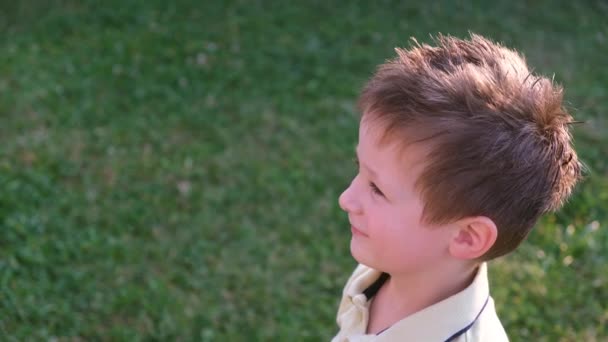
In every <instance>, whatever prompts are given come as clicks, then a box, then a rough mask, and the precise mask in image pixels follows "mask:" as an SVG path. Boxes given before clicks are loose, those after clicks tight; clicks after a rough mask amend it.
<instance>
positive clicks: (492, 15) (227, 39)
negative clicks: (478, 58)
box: [0, 0, 608, 341]
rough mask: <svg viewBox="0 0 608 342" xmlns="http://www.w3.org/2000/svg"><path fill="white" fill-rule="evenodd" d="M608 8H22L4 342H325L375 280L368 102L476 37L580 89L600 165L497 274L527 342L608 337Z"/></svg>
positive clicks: (3, 11) (7, 76)
mask: <svg viewBox="0 0 608 342" xmlns="http://www.w3.org/2000/svg"><path fill="white" fill-rule="evenodd" d="M607 17H608V5H607V3H606V2H603V1H591V0H590V1H580V2H576V1H548V0H544V1H536V2H516V1H494V2H489V1H471V2H465V1H437V2H433V1H425V2H422V1H419V2H404V1H375V2H367V1H352V2H330V1H307V2H304V1H300V2H292V3H287V2H279V1H203V2H201V1H193V0H178V1H171V2H169V1H158V0H154V1H143V0H142V1H116V0H108V1H103V2H102V1H92V0H90V1H76V0H71V1H68V0H64V1H52V2H46V1H35V0H25V1H19V2H8V1H3V2H1V5H0V32H1V33H2V34H1V36H0V119H1V124H0V146H1V147H0V185H1V191H2V192H1V196H0V229H1V232H0V336H1V337H2V338H1V340H2V341H92V340H103V341H191V340H193V341H197V340H198V341H265V340H275V341H319V340H329V338H331V336H333V334H334V333H335V332H336V325H335V313H336V310H337V304H338V300H339V298H340V293H341V290H342V287H343V285H344V282H345V281H346V279H347V277H348V276H349V274H350V272H351V271H352V269H353V267H354V261H353V260H352V258H351V257H350V254H349V248H348V244H349V234H350V233H349V231H348V227H347V226H348V222H347V218H346V216H345V215H344V214H343V213H341V211H340V210H339V208H338V205H337V197H338V195H339V193H340V192H341V190H342V189H344V187H345V186H346V185H347V184H348V183H349V181H350V178H351V177H352V176H353V175H354V173H355V170H354V168H353V166H352V163H351V162H350V160H351V157H352V148H353V146H354V144H355V143H356V135H357V116H358V114H357V113H356V111H355V107H354V103H355V99H356V96H357V94H358V91H359V89H360V87H361V86H362V85H363V83H364V82H365V80H366V79H367V78H368V77H369V76H370V75H371V73H372V72H373V70H374V67H375V65H377V64H378V63H381V62H383V61H384V60H385V59H387V58H390V57H392V56H393V55H394V52H393V48H394V47H395V46H407V44H408V39H409V37H411V36H415V37H416V38H417V39H418V40H419V41H421V42H426V41H429V40H430V39H429V34H436V33H438V32H442V33H446V34H452V35H456V36H460V37H465V36H466V35H467V32H468V31H469V30H471V31H473V32H476V33H480V34H482V35H486V36H488V37H490V38H492V39H494V40H498V41H501V42H504V43H505V44H506V45H507V46H510V47H513V48H516V49H519V50H521V51H523V52H524V54H525V55H526V57H527V59H528V61H529V63H530V64H531V65H532V66H533V67H534V68H535V70H536V71H537V72H540V73H544V74H548V75H549V76H551V75H553V74H555V79H556V80H557V81H558V82H561V83H563V84H564V85H565V86H566V99H567V101H568V103H569V107H570V108H571V110H572V112H573V114H574V116H575V118H576V119H578V120H584V121H586V124H584V125H579V126H578V127H577V128H576V131H575V141H576V147H577V149H578V151H579V154H580V155H581V157H582V159H583V161H584V162H585V163H586V165H587V167H588V172H587V176H586V180H585V182H584V183H583V184H581V186H580V187H579V188H578V190H577V192H576V194H575V195H574V197H573V199H572V200H571V201H570V203H569V204H568V205H567V206H566V208H565V209H564V210H563V211H562V212H560V213H559V214H556V215H551V216H548V217H546V218H545V219H543V221H542V222H541V223H540V224H539V225H538V227H537V229H536V230H535V231H534V232H533V233H532V234H531V236H530V239H529V241H528V242H526V243H525V244H524V245H522V247H521V248H520V249H519V250H518V251H517V252H516V253H514V254H512V255H510V256H508V257H506V258H503V259H501V260H497V261H496V262H494V263H493V265H492V266H491V268H490V275H491V283H492V288H493V290H492V291H493V292H492V293H493V296H494V298H495V300H496V304H497V309H498V312H499V315H500V316H501V319H502V321H503V324H504V325H505V328H506V330H507V331H508V333H509V334H510V337H511V338H512V340H513V341H606V340H608V328H607V325H608V305H607V303H608V290H607V289H608V250H607V248H608V231H607V230H606V228H607V227H606V226H607V225H608V165H607V157H608V133H607V132H608V120H607V114H606V113H607V110H608V68H606V55H608V22H607V21H606V18H607Z"/></svg>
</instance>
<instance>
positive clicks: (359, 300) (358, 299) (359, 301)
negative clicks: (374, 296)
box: [353, 294, 367, 307]
mask: <svg viewBox="0 0 608 342" xmlns="http://www.w3.org/2000/svg"><path fill="white" fill-rule="evenodd" d="M365 302H367V297H365V295H364V294H358V295H356V296H354V297H353V303H355V305H356V306H359V307H362V306H363V305H364V304H365Z"/></svg>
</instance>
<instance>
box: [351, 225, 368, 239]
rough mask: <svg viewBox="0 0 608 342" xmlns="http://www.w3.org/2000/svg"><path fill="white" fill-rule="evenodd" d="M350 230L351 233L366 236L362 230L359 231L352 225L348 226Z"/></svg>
mask: <svg viewBox="0 0 608 342" xmlns="http://www.w3.org/2000/svg"><path fill="white" fill-rule="evenodd" d="M350 231H351V232H352V233H353V235H356V236H364V237H368V235H367V234H365V233H364V232H362V231H360V230H359V229H357V228H356V227H355V226H353V225H351V226H350Z"/></svg>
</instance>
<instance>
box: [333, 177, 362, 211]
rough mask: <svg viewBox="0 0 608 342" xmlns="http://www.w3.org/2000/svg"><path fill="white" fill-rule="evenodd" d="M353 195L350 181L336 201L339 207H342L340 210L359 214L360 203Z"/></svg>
mask: <svg viewBox="0 0 608 342" xmlns="http://www.w3.org/2000/svg"><path fill="white" fill-rule="evenodd" d="M353 195H354V193H353V184H352V183H351V184H350V185H349V186H348V188H346V190H344V192H342V194H341V195H340V197H339V198H338V203H339V204H340V208H342V210H344V211H346V212H348V213H352V214H360V213H361V205H360V204H359V203H358V201H357V200H356V198H355V196H353Z"/></svg>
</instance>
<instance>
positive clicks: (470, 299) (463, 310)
mask: <svg viewBox="0 0 608 342" xmlns="http://www.w3.org/2000/svg"><path fill="white" fill-rule="evenodd" d="M381 274H382V273H381V272H380V271H377V270H374V269H372V268H370V267H367V266H364V265H359V266H357V268H356V269H355V271H354V272H353V274H352V275H351V277H350V278H349V280H348V282H347V284H346V286H345V288H344V291H343V297H342V300H341V303H340V308H339V310H338V317H337V321H338V325H339V326H340V332H339V333H338V335H336V337H334V339H333V340H332V341H365V340H370V341H371V340H373V341H396V340H403V339H407V340H412V341H413V340H415V341H508V338H507V335H506V333H505V331H504V328H503V327H502V324H501V323H500V320H499V319H498V316H497V315H496V310H495V307H494V301H493V300H492V298H491V297H490V292H489V285H488V278H487V265H486V264H485V263H483V264H482V265H481V266H480V267H479V269H478V272H477V275H476V276H475V279H474V280H473V282H472V283H471V284H470V285H469V286H468V287H467V288H465V289H464V290H463V291H461V292H459V293H457V294H455V295H453V296H451V297H449V298H446V299H444V300H442V301H441V302H439V303H436V304H434V305H431V306H429V307H427V308H425V309H423V310H421V311H419V312H417V313H415V314H412V315H410V316H408V317H406V318H404V319H402V320H401V321H399V322H397V323H396V324H394V325H393V326H391V327H390V328H388V329H386V330H385V331H383V332H382V333H380V334H379V335H366V334H365V331H366V328H367V321H368V315H369V312H368V309H369V305H368V299H367V298H366V297H365V294H364V292H365V290H366V289H367V288H368V287H369V286H371V285H372V284H373V283H374V282H375V281H376V280H378V278H379V277H380V275H381Z"/></svg>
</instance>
